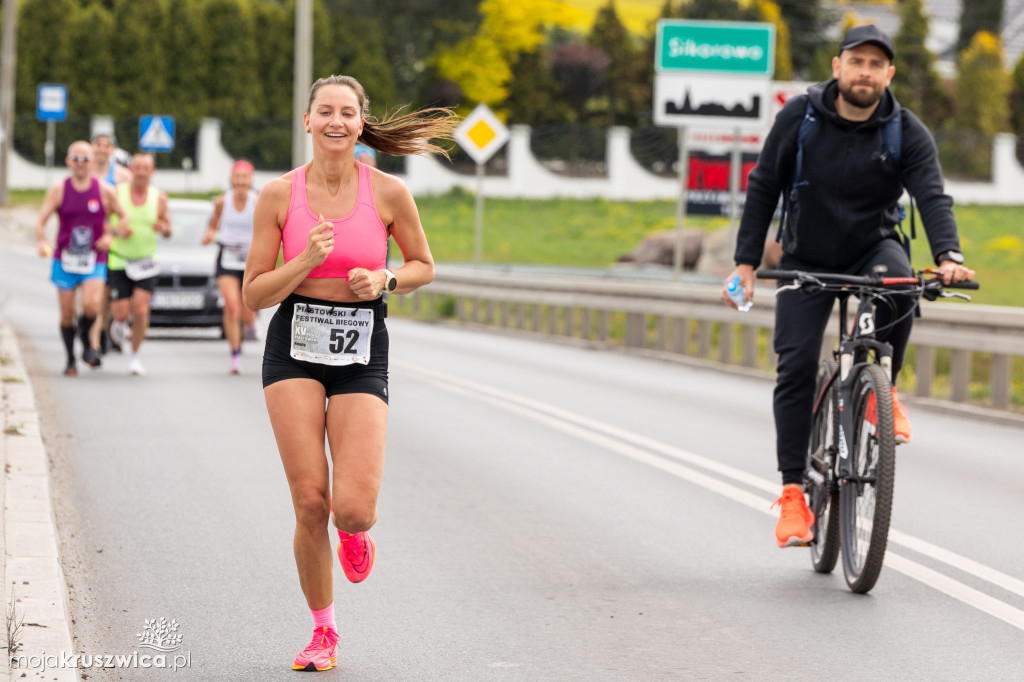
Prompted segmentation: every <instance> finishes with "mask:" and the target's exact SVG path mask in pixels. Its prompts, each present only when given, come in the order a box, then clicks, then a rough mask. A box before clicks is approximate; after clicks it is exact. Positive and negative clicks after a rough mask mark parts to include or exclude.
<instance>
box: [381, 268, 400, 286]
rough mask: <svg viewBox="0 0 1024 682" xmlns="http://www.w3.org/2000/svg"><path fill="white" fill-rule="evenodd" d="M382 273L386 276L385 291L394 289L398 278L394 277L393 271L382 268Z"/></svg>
mask: <svg viewBox="0 0 1024 682" xmlns="http://www.w3.org/2000/svg"><path fill="white" fill-rule="evenodd" d="M384 275H385V277H387V279H386V280H384V289H385V291H394V290H395V289H396V288H397V287H398V280H397V279H395V273H393V272H391V271H390V270H388V269H387V268H384Z"/></svg>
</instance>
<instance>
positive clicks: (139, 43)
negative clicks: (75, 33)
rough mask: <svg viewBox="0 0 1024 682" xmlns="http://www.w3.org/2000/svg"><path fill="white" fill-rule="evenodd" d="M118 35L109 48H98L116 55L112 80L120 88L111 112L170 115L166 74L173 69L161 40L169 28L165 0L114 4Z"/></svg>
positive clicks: (123, 1) (119, 0)
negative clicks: (167, 104) (167, 105)
mask: <svg viewBox="0 0 1024 682" xmlns="http://www.w3.org/2000/svg"><path fill="white" fill-rule="evenodd" d="M113 15H114V23H115V25H116V26H117V31H116V32H115V33H114V37H113V39H112V40H111V41H110V43H109V44H108V45H103V46H100V45H96V49H107V50H110V52H111V53H113V54H114V55H117V57H118V58H117V59H116V60H115V62H114V69H113V71H112V73H110V77H111V79H112V80H113V82H114V83H116V84H117V96H116V97H115V98H114V101H113V102H111V112H110V113H112V114H113V115H114V116H117V117H126V116H138V115H140V114H161V113H168V112H169V109H168V108H167V107H166V102H167V99H166V94H165V93H166V88H165V83H166V82H167V78H166V74H167V71H168V69H169V68H170V65H169V63H168V61H167V59H166V57H165V55H164V51H163V45H162V42H161V41H160V39H159V38H158V37H159V36H161V35H163V33H164V31H165V30H166V28H167V3H166V2H165V1H164V0H147V1H146V2H138V1H137V0H115V2H114V6H113Z"/></svg>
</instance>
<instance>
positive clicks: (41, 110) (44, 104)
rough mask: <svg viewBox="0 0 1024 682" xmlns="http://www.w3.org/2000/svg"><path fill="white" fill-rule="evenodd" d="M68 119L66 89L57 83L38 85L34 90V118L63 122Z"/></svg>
mask: <svg viewBox="0 0 1024 682" xmlns="http://www.w3.org/2000/svg"><path fill="white" fill-rule="evenodd" d="M67 117H68V88H67V86H66V85H59V84H57V83H40V84H39V86H38V87H37V88H36V118H37V119H39V120H40V121H63V120H65V119H66V118H67Z"/></svg>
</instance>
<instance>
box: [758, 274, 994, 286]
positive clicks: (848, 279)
mask: <svg viewBox="0 0 1024 682" xmlns="http://www.w3.org/2000/svg"><path fill="white" fill-rule="evenodd" d="M754 274H755V275H756V276H757V278H758V279H792V280H796V281H797V282H813V283H817V284H860V285H864V286H870V287H880V288H886V287H897V286H905V285H907V284H918V285H927V284H928V283H929V282H936V281H937V282H940V283H941V282H942V280H938V279H936V280H926V279H921V278H919V277H885V276H882V275H874V276H872V275H843V274H838V273H831V272H804V271H802V270H758V271H757V272H755V273H754ZM942 286H943V287H944V288H946V289H979V288H981V285H980V284H979V283H978V282H975V281H971V280H969V281H966V282H953V283H951V284H945V283H942Z"/></svg>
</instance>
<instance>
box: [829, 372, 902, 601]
mask: <svg viewBox="0 0 1024 682" xmlns="http://www.w3.org/2000/svg"><path fill="white" fill-rule="evenodd" d="M851 402H852V405H850V406H849V407H850V409H852V410H853V411H852V413H851V414H852V415H853V434H852V438H851V439H850V452H849V453H847V454H848V456H849V457H850V460H851V462H850V464H851V467H850V468H851V470H852V472H853V475H852V477H851V478H849V479H846V480H842V481H840V487H839V516H840V519H841V521H840V523H841V530H840V535H841V539H842V545H843V573H844V574H845V575H846V584H847V585H849V587H850V589H851V590H853V591H854V592H858V593H860V594H864V593H866V592H868V591H869V590H870V589H871V588H872V587H874V586H875V581H877V580H878V575H879V573H881V571H882V560H883V559H884V558H885V545H886V542H887V541H888V538H889V517H890V513H891V511H892V493H893V483H894V480H895V475H896V435H895V433H894V431H893V413H892V388H891V386H890V384H889V379H888V377H886V375H885V372H884V371H883V370H882V368H881V367H879V366H878V365H866V366H864V367H862V368H861V369H860V370H859V371H858V372H857V376H856V380H855V382H854V386H853V394H852V400H851ZM840 448H841V449H840V453H841V454H842V444H840Z"/></svg>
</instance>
